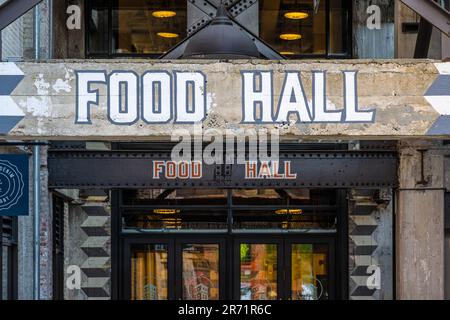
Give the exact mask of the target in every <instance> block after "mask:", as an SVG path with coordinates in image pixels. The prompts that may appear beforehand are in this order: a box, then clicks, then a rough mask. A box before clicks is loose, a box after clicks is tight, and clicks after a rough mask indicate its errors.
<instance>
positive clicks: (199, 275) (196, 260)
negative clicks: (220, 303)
mask: <svg viewBox="0 0 450 320" xmlns="http://www.w3.org/2000/svg"><path fill="white" fill-rule="evenodd" d="M182 258H183V299H185V300H219V245H218V244H185V245H183V257H182Z"/></svg>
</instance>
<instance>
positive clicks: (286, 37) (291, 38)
mask: <svg viewBox="0 0 450 320" xmlns="http://www.w3.org/2000/svg"><path fill="white" fill-rule="evenodd" d="M301 38H302V36H301V35H300V34H297V33H283V34H280V39H281V40H287V41H294V40H300V39H301Z"/></svg>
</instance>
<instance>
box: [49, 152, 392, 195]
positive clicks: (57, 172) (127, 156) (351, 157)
mask: <svg viewBox="0 0 450 320" xmlns="http://www.w3.org/2000/svg"><path fill="white" fill-rule="evenodd" d="M155 160H160V161H170V151H162V150H161V151H127V150H123V151H88V150H72V151H71V150H59V151H58V150H53V151H50V152H49V158H48V166H49V186H50V187H51V188H69V189H71V188H73V189H96V188H99V189H108V188H237V187H240V188H305V187H306V188H313V187H314V188H380V187H395V185H396V183H397V182H396V181H397V154H396V152H392V151H344V150H335V151H301V152H281V153H280V168H281V164H283V163H286V162H289V163H290V171H291V173H295V174H296V175H297V177H296V178H295V179H254V178H251V179H250V178H248V177H246V176H245V173H246V167H245V164H232V165H230V164H223V165H206V164H202V177H201V178H200V179H184V180H183V179H167V178H164V176H161V177H160V178H158V179H154V178H153V176H152V172H153V161H155ZM380 172H382V173H383V174H380Z"/></svg>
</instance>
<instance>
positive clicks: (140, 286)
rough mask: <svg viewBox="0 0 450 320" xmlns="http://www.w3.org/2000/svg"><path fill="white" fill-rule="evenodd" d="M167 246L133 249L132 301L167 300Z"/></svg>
mask: <svg viewBox="0 0 450 320" xmlns="http://www.w3.org/2000/svg"><path fill="white" fill-rule="evenodd" d="M167 280H168V270H167V246H166V245H164V244H149V245H140V246H133V247H132V255H131V299H132V300H165V299H167V297H168V294H167Z"/></svg>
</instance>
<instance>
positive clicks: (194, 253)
mask: <svg viewBox="0 0 450 320" xmlns="http://www.w3.org/2000/svg"><path fill="white" fill-rule="evenodd" d="M225 252H226V250H225V240H224V239H223V238H221V239H219V238H215V237H210V238H202V237H200V239H198V238H197V239H187V238H186V239H185V238H177V237H166V238H162V239H152V240H147V239H129V240H126V241H125V250H124V255H125V256H124V258H125V261H126V263H125V273H124V297H125V298H126V299H131V300H174V299H176V300H219V299H225V298H226V297H225V292H226V288H225V277H226V275H225V272H226V270H225V269H226V264H225V261H226V259H225Z"/></svg>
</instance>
